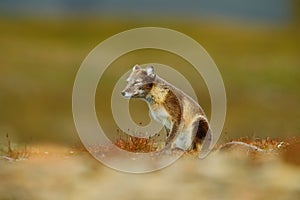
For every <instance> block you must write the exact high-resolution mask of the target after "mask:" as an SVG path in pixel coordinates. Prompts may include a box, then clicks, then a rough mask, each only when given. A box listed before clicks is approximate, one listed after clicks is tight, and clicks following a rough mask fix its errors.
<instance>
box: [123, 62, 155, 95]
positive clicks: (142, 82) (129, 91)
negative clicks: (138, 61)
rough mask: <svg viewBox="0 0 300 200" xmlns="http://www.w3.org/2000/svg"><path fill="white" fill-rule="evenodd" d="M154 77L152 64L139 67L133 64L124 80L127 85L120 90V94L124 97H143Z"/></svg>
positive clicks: (150, 86) (148, 90)
mask: <svg viewBox="0 0 300 200" xmlns="http://www.w3.org/2000/svg"><path fill="white" fill-rule="evenodd" d="M155 77H156V74H155V72H154V68H153V67H152V66H149V67H146V68H141V67H140V66H139V65H135V66H134V67H133V69H132V72H131V74H130V76H129V77H128V78H127V80H126V81H127V85H126V87H125V89H124V90H123V91H122V92H121V93H122V95H123V96H124V97H125V98H145V97H146V96H147V94H148V93H149V92H150V90H151V88H152V86H153V81H154V79H155Z"/></svg>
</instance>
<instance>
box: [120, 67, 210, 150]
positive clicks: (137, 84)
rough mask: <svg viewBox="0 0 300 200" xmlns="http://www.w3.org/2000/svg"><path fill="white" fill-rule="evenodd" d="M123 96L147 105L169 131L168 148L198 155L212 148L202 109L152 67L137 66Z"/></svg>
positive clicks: (207, 125)
mask: <svg viewBox="0 0 300 200" xmlns="http://www.w3.org/2000/svg"><path fill="white" fill-rule="evenodd" d="M121 94H122V95H123V97H125V98H140V99H143V100H144V101H146V103H147V104H148V107H149V110H150V113H151V116H152V117H153V118H154V119H155V120H156V121H158V122H160V123H162V124H163V125H164V127H165V129H166V132H167V136H166V141H165V146H166V147H167V146H169V145H170V146H169V147H171V149H177V148H179V149H182V150H197V151H198V152H199V151H200V150H201V148H206V150H207V149H208V148H209V145H210V143H211V140H212V135H211V131H210V126H209V123H208V120H207V118H206V116H205V113H204V112H203V110H202V108H201V107H200V106H199V104H198V103H196V102H195V101H194V100H193V99H192V98H191V97H189V96H188V95H187V94H185V93H184V92H183V91H181V90H180V89H178V88H176V87H175V86H173V85H172V84H170V83H168V82H167V81H165V80H164V79H162V78H161V77H159V76H158V75H157V74H156V73H155V71H154V68H153V67H152V66H148V67H146V68H142V67H140V66H139V65H135V66H134V67H133V69H132V72H131V74H130V76H129V77H128V79H127V85H126V87H125V89H124V90H123V91H122V92H121ZM204 139H205V144H204ZM204 146H205V147H204Z"/></svg>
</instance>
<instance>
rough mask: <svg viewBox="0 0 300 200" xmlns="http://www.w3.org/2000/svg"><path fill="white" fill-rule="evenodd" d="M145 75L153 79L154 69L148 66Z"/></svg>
mask: <svg viewBox="0 0 300 200" xmlns="http://www.w3.org/2000/svg"><path fill="white" fill-rule="evenodd" d="M146 72H147V75H148V76H150V77H152V78H154V77H155V72H154V67H153V66H149V67H147V68H146Z"/></svg>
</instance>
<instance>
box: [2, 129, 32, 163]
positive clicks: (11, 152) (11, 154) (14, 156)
mask: <svg viewBox="0 0 300 200" xmlns="http://www.w3.org/2000/svg"><path fill="white" fill-rule="evenodd" d="M6 140H7V151H6V152H5V151H4V150H2V151H3V152H4V153H5V155H4V156H2V158H4V159H6V160H23V159H27V158H28V157H29V151H28V150H27V146H25V147H24V148H22V149H19V150H15V149H13V148H12V144H11V140H10V138H9V135H8V134H6Z"/></svg>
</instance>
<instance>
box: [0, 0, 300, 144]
mask: <svg viewBox="0 0 300 200" xmlns="http://www.w3.org/2000/svg"><path fill="white" fill-rule="evenodd" d="M45 2H47V3H45ZM53 2H54V3H53ZM122 2H123V1H120V0H119V1H118V0H114V1H92V0H90V1H66V0H65V1H58V0H57V1H44V3H39V2H37V1H15V2H12V1H1V3H0V13H1V14H0V30H1V31H0V61H1V64H0V144H1V143H5V135H6V134H7V133H8V134H9V135H10V137H11V138H12V139H13V141H15V142H18V143H26V144H28V143H29V144H30V143H38V142H47V143H49V142H50V143H51V142H55V143H62V144H68V145H74V144H76V143H79V138H78V136H77V133H76V130H75V126H74V123H73V118H72V87H73V82H74V80H75V76H76V73H77V70H78V69H79V67H80V64H81V62H82V61H83V60H84V58H85V57H86V56H87V54H88V53H89V52H90V51H91V50H92V49H93V48H94V47H95V46H96V45H97V44H98V43H100V42H101V41H103V40H104V39H106V38H108V37H110V36H112V35H114V34H117V33H119V32H121V31H124V30H127V29H131V28H136V27H144V26H158V27H165V28H171V29H174V30H177V31H180V32H182V33H184V34H186V35H188V36H190V37H192V38H194V39H195V40H196V41H198V42H199V43H200V44H201V45H202V46H203V47H204V48H205V49H206V50H207V51H208V53H209V54H210V55H211V57H212V58H213V59H214V61H215V63H216V64H217V66H218V67H219V70H220V72H221V74H222V76H223V79H224V83H225V87H226V92H227V98H228V104H227V105H228V113H227V118H226V123H225V126H224V131H223V137H228V138H236V137H242V136H250V137H252V136H259V137H267V136H270V137H289V136H296V135H297V136H299V135H300V123H299V120H300V107H299V102H300V89H299V85H300V46H299V45H300V37H299V35H300V27H299V24H300V23H299V20H300V17H299V16H300V14H299V7H300V6H299V5H300V4H299V1H297V0H294V1H289V0H286V1H284V0H273V1H264V3H261V2H259V1H257V0H255V1H246V0H244V1H233V0H232V1H228V2H227V4H226V3H224V2H223V3H222V1H217V0H214V1H212V2H211V3H207V2H206V1H199V2H197V3H196V2H195V1H185V2H183V1H172V2H171V1H165V2H163V3H161V2H160V1H153V2H151V3H150V1H149V2H148V3H145V2H143V1H128V2H126V3H122ZM241 2H242V3H241ZM266 2H267V3H266ZM147 62H156V63H164V64H168V65H170V66H174V67H175V68H176V67H177V68H180V69H181V70H183V69H186V70H183V71H182V73H183V74H185V76H186V77H187V79H191V84H192V85H193V86H195V91H196V93H197V95H198V97H199V99H201V102H200V103H201V105H202V106H203V108H204V109H205V110H206V112H207V113H208V115H209V113H210V110H209V109H210V100H209V96H208V93H207V89H206V87H205V85H204V84H203V81H202V80H201V77H197V79H195V77H194V76H193V71H191V66H189V64H188V63H186V62H185V61H183V60H180V59H179V58H177V57H176V56H174V55H171V54H168V53H166V52H159V51H155V50H144V51H136V52H132V53H130V54H128V55H124V56H122V57H120V58H119V59H117V60H116V61H115V62H114V63H113V64H112V66H111V67H112V69H118V66H122V67H123V68H122V70H125V69H129V68H131V67H132V65H133V64H135V63H147ZM182 66H184V67H182ZM120 69H121V68H120ZM116 71H118V70H108V71H107V72H106V74H105V77H104V79H103V80H102V81H100V83H99V88H100V87H101V88H102V89H101V92H99V91H100V89H99V90H98V92H97V96H96V100H97V105H96V107H97V111H98V116H99V119H101V122H102V123H104V125H105V126H107V127H108V129H110V131H111V132H112V133H113V134H114V132H115V127H113V122H112V120H105V119H106V118H107V119H109V118H111V117H110V115H111V114H110V111H109V109H107V108H109V107H108V106H107V105H108V104H107V103H110V100H109V99H108V97H109V95H110V92H111V91H110V90H111V86H112V84H113V83H114V81H115V80H117V78H118V77H119V76H120V75H121V74H120V71H119V73H117V72H116ZM125 71H126V70H125ZM191 77H194V78H191ZM198 80H199V81H198ZM197 84H198V85H197ZM104 97H105V98H104ZM132 104H133V106H132ZM134 104H136V105H137V106H136V107H143V108H144V109H145V105H144V104H142V103H139V102H137V101H134V102H132V103H131V107H135V106H134ZM131 109H132V108H131ZM133 113H134V111H133ZM133 115H134V114H133ZM136 117H138V116H136ZM141 118H143V119H142V121H147V120H146V119H144V118H145V116H143V117H141ZM110 126H112V127H111V128H109V127H110Z"/></svg>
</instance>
